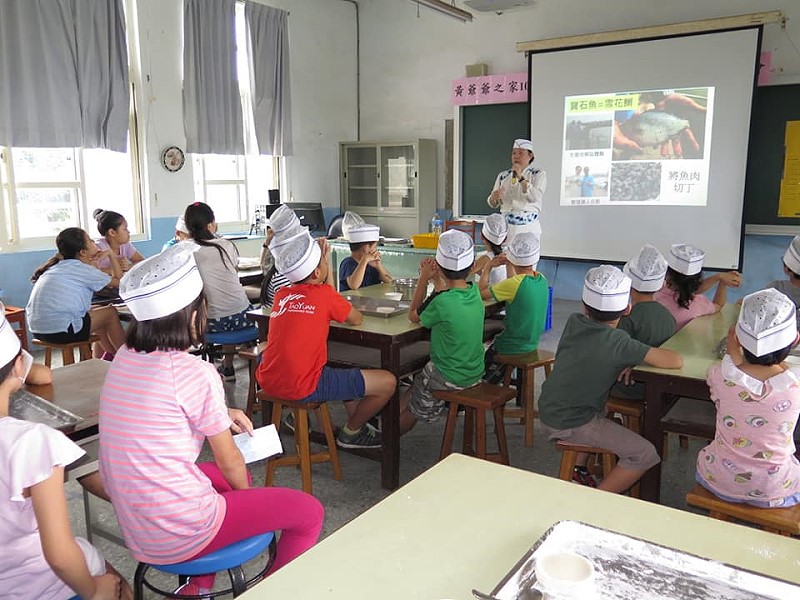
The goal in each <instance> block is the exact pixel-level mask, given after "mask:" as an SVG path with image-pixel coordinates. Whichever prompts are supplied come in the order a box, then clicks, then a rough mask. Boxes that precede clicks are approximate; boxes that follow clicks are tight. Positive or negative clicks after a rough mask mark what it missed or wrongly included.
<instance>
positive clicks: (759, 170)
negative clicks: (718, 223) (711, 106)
mask: <svg viewBox="0 0 800 600" xmlns="http://www.w3.org/2000/svg"><path fill="white" fill-rule="evenodd" d="M786 121H800V85H773V86H764V87H758V88H756V92H755V95H754V96H753V113H752V116H751V117H750V122H751V124H752V126H751V128H750V147H749V150H748V155H747V156H748V158H747V175H746V179H745V187H744V219H745V223H747V224H748V225H800V218H796V219H795V218H788V217H779V216H778V198H779V196H780V191H781V178H782V175H783V163H784V138H785V135H786Z"/></svg>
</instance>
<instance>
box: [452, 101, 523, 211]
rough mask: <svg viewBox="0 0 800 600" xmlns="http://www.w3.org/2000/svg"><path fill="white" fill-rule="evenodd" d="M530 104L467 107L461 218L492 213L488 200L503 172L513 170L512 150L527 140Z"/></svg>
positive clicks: (463, 125)
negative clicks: (518, 142)
mask: <svg viewBox="0 0 800 600" xmlns="http://www.w3.org/2000/svg"><path fill="white" fill-rule="evenodd" d="M529 131H530V113H529V112H528V103H527V102H517V103H514V104H484V105H477V106H465V107H463V108H462V112H461V214H462V215H486V214H489V213H490V212H492V209H491V207H490V206H489V205H488V204H486V198H487V197H488V196H489V193H490V192H491V191H492V186H493V185H494V180H495V178H496V177H497V174H498V173H499V172H500V171H503V170H505V169H508V168H510V167H511V146H512V145H513V143H514V140H515V139H516V138H527V137H528V132H529Z"/></svg>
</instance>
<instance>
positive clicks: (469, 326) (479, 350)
mask: <svg viewBox="0 0 800 600" xmlns="http://www.w3.org/2000/svg"><path fill="white" fill-rule="evenodd" d="M474 260H475V257H474V244H473V242H472V238H471V237H469V236H468V235H467V234H466V233H464V232H463V231H458V230H456V229H451V230H450V231H445V232H444V233H443V234H442V235H441V236H439V244H438V246H437V248H436V260H434V259H432V258H426V259H424V260H423V261H422V263H421V264H420V274H419V282H418V283H417V289H416V290H415V292H414V299H413V300H412V301H411V307H410V308H409V310H408V318H409V319H410V320H411V321H413V322H415V323H420V324H422V326H423V327H427V328H428V329H430V330H431V359H430V361H428V363H427V364H426V365H425V367H423V369H422V371H420V372H419V373H417V376H416V377H414V383H413V385H412V386H411V389H410V390H409V391H408V392H406V395H405V396H404V397H403V401H402V404H401V412H400V432H401V433H405V432H407V431H409V430H410V429H411V428H412V427H414V425H415V424H416V422H417V420H418V419H421V420H423V421H426V422H428V423H433V422H435V421H436V420H437V419H438V418H439V417H440V416H441V415H442V414H443V413H444V412H445V411H446V410H447V406H446V404H445V402H443V401H441V400H437V399H436V398H434V397H433V394H432V392H433V391H435V390H459V389H463V388H467V387H471V386H473V385H475V384H476V383H478V382H479V381H480V380H481V377H482V376H483V317H484V310H483V301H482V300H481V296H480V294H479V293H478V286H476V285H475V284H473V283H471V282H467V281H466V277H468V276H469V273H470V269H471V268H472V263H473V262H474ZM429 281H431V282H433V287H434V293H433V294H431V296H430V298H428V299H427V300H425V301H424V302H423V300H424V298H425V292H426V290H427V287H428V282H429Z"/></svg>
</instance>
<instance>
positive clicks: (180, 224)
mask: <svg viewBox="0 0 800 600" xmlns="http://www.w3.org/2000/svg"><path fill="white" fill-rule="evenodd" d="M175 231H180V232H181V233H185V234H186V235H189V228H188V227H187V226H186V221H184V220H183V215H181V216H180V217H178V220H177V221H175Z"/></svg>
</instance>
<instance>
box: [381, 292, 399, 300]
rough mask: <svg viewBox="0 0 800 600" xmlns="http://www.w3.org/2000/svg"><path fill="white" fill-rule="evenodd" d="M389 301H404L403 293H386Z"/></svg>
mask: <svg viewBox="0 0 800 600" xmlns="http://www.w3.org/2000/svg"><path fill="white" fill-rule="evenodd" d="M384 296H386V297H387V298H388V299H389V300H402V299H403V294H402V293H401V292H386V293H385V294H384Z"/></svg>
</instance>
